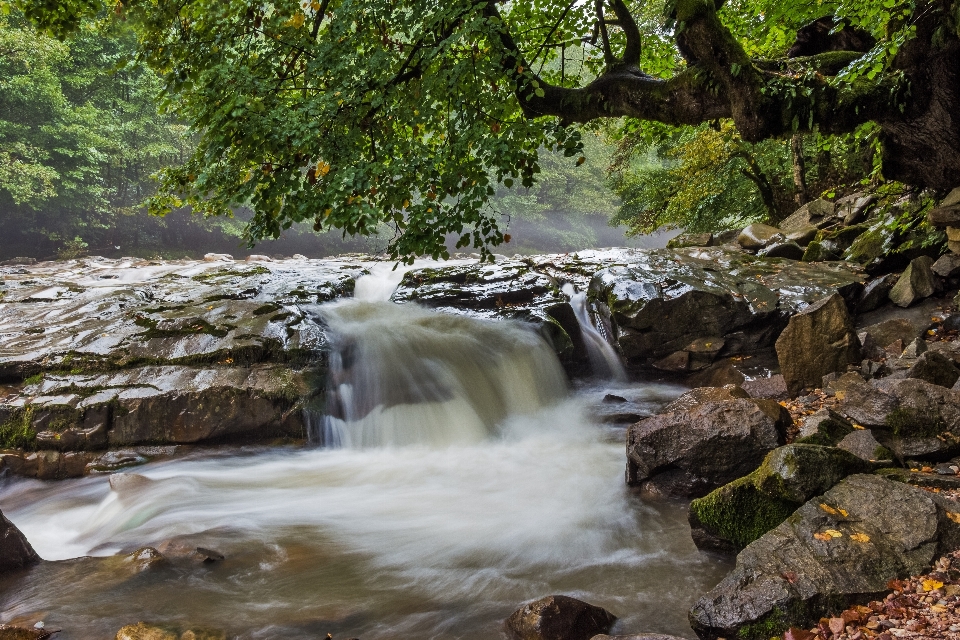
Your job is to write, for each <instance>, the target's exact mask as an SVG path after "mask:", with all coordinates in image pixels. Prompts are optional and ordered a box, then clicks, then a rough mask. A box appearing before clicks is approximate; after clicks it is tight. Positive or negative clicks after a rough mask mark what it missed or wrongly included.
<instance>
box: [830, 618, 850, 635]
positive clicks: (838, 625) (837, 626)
mask: <svg viewBox="0 0 960 640" xmlns="http://www.w3.org/2000/svg"><path fill="white" fill-rule="evenodd" d="M827 624H828V625H829V627H830V631H831V632H833V634H834V635H840V634H841V633H843V630H844V628H845V627H846V626H847V623H846V622H844V621H843V618H830V622H828V623H827Z"/></svg>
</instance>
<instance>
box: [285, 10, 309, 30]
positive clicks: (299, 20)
mask: <svg viewBox="0 0 960 640" xmlns="http://www.w3.org/2000/svg"><path fill="white" fill-rule="evenodd" d="M306 19H307V18H306V16H305V15H303V14H302V13H298V14H296V15H295V16H293V17H292V18H290V19H289V20H287V21H286V22H284V23H283V26H285V27H294V28H295V29H299V28H300V27H302V26H303V23H304V21H305V20H306Z"/></svg>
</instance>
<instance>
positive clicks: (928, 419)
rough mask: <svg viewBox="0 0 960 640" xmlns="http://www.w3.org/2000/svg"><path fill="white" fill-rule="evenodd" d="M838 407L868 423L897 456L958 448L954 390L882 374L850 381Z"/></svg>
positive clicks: (959, 421)
mask: <svg viewBox="0 0 960 640" xmlns="http://www.w3.org/2000/svg"><path fill="white" fill-rule="evenodd" d="M838 410H839V411H840V412H841V413H843V414H844V415H846V416H848V417H849V418H851V419H852V420H854V421H855V422H857V423H858V424H860V425H862V426H865V427H870V428H871V431H872V432H873V434H874V436H875V437H876V438H877V440H878V441H879V442H880V443H881V444H882V445H883V446H885V447H887V448H888V449H890V450H891V451H892V452H893V453H894V455H896V456H897V457H898V458H899V459H901V460H904V459H906V458H908V457H929V458H932V459H944V460H945V459H948V458H950V457H951V456H953V455H956V454H957V453H960V391H954V390H952V389H947V388H945V387H941V386H939V385H935V384H931V383H929V382H926V381H925V380H920V379H917V378H893V379H891V378H884V379H881V380H874V381H872V382H871V383H870V384H867V383H863V384H853V385H850V386H849V387H848V388H847V391H846V393H845V394H844V398H843V400H842V401H841V403H840V405H839V407H838Z"/></svg>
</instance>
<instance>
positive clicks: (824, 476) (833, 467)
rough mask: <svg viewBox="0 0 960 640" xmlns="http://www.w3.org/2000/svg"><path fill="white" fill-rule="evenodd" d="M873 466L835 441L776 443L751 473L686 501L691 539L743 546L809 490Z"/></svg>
mask: <svg viewBox="0 0 960 640" xmlns="http://www.w3.org/2000/svg"><path fill="white" fill-rule="evenodd" d="M871 468H872V467H871V465H870V463H868V462H866V461H864V460H861V459H860V458H858V457H857V456H855V455H853V454H851V453H849V452H847V451H844V450H842V449H837V448H834V447H822V446H818V445H810V444H790V445H787V446H784V447H780V448H778V449H774V450H773V451H771V452H770V453H769V454H768V455H767V457H766V458H765V459H764V461H763V464H761V465H760V467H759V468H758V469H757V470H756V471H754V472H753V473H751V474H750V475H748V476H745V477H743V478H740V479H738V480H735V481H733V482H731V483H729V484H727V485H724V486H723V487H720V488H719V489H717V490H716V491H713V492H711V493H710V494H708V495H706V496H704V497H703V498H698V499H696V500H694V501H693V502H691V503H690V526H691V530H692V534H693V539H694V542H695V543H696V544H697V546H698V547H700V548H702V549H718V550H728V551H729V550H739V549H742V548H744V547H746V546H747V545H748V544H750V543H751V542H753V541H754V540H756V539H758V538H759V537H760V536H762V535H763V534H765V533H766V532H767V531H770V530H771V529H773V528H774V527H776V526H777V525H779V524H780V523H781V522H783V521H784V520H786V518H787V517H788V516H789V515H790V514H791V513H793V512H794V511H796V510H797V508H799V507H800V505H802V504H803V503H804V502H806V501H807V500H809V499H810V498H812V497H813V496H817V495H820V494H821V493H823V492H825V491H827V490H828V489H829V488H830V487H832V486H833V485H835V484H836V483H837V482H839V481H840V480H842V479H843V478H845V477H847V476H848V475H851V474H854V473H864V472H867V471H870V470H871Z"/></svg>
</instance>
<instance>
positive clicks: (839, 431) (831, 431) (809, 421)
mask: <svg viewBox="0 0 960 640" xmlns="http://www.w3.org/2000/svg"><path fill="white" fill-rule="evenodd" d="M853 430H854V429H853V425H851V424H850V423H849V422H848V421H847V420H846V419H845V418H844V417H843V416H841V415H840V414H839V413H836V412H835V411H832V410H831V409H820V410H819V411H817V412H815V413H813V414H811V415H809V416H806V417H805V418H804V419H803V422H802V424H801V426H800V431H799V432H798V433H797V438H796V442H797V443H799V444H818V445H823V446H828V447H831V446H834V445H836V444H837V443H838V442H840V441H842V440H843V438H845V437H846V436H847V435H849V434H850V433H851V432H852V431H853Z"/></svg>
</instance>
